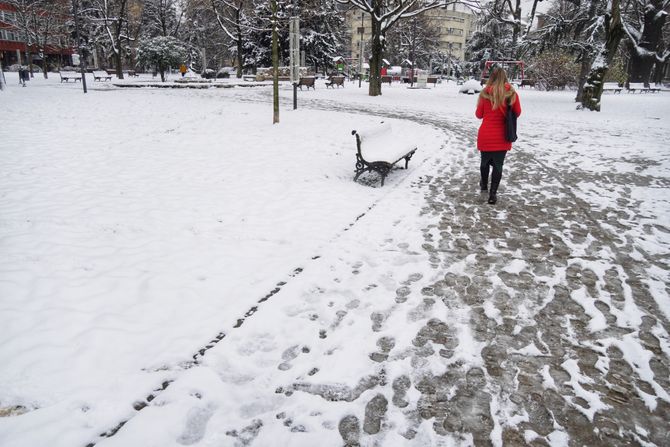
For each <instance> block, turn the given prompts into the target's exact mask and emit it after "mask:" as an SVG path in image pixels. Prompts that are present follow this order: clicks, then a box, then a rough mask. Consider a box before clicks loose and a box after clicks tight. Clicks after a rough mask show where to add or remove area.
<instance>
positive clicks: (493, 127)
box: [475, 68, 521, 205]
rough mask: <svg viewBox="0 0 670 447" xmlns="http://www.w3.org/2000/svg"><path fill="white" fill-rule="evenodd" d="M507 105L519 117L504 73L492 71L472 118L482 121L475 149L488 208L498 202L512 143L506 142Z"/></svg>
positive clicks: (516, 96)
mask: <svg viewBox="0 0 670 447" xmlns="http://www.w3.org/2000/svg"><path fill="white" fill-rule="evenodd" d="M508 103H510V104H511V105H510V107H512V110H513V111H514V114H515V115H516V116H519V115H521V102H520V101H519V95H518V94H517V93H516V92H515V91H514V88H512V86H511V85H510V84H509V83H508V82H507V73H505V70H503V69H502V68H495V69H494V70H493V73H491V76H490V77H489V79H488V81H487V82H486V86H485V87H484V89H483V90H482V91H481V93H480V94H479V100H478V101H477V111H476V112H475V116H477V118H479V119H482V120H483V121H482V124H481V126H479V132H478V133H477V149H479V152H480V154H481V164H480V171H481V179H480V181H479V186H480V188H481V190H482V191H487V190H488V192H489V200H488V203H490V204H491V205H495V203H496V202H497V201H498V198H497V193H498V185H500V179H501V178H502V172H503V163H504V162H505V155H506V154H507V151H508V150H510V149H512V143H510V142H509V141H507V140H506V139H505V113H506V111H507V107H508V106H507V104H508ZM490 168H493V177H492V178H491V186H490V187H489V186H488V182H489V172H490V170H491V169H490Z"/></svg>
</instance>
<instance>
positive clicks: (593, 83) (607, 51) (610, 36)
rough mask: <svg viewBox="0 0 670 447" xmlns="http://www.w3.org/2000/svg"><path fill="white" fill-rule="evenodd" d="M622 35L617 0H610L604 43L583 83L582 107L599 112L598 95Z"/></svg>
mask: <svg viewBox="0 0 670 447" xmlns="http://www.w3.org/2000/svg"><path fill="white" fill-rule="evenodd" d="M623 35H624V29H623V24H622V23H621V13H620V11H619V0H612V10H611V13H610V14H609V16H607V17H606V18H605V39H606V40H605V43H604V44H603V46H602V48H601V51H600V54H598V56H596V60H595V61H594V62H593V66H592V67H591V73H589V76H588V78H587V79H586V84H585V85H584V93H583V95H582V107H583V108H585V109H589V110H594V111H596V112H600V97H601V96H602V94H603V82H604V81H605V76H606V75H607V70H609V67H610V65H611V64H612V61H613V60H614V55H615V54H616V50H617V48H618V47H619V42H621V38H622V37H623Z"/></svg>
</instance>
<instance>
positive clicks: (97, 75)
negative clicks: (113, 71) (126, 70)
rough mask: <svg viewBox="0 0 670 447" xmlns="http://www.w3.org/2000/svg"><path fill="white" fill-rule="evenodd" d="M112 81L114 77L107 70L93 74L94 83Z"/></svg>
mask: <svg viewBox="0 0 670 447" xmlns="http://www.w3.org/2000/svg"><path fill="white" fill-rule="evenodd" d="M103 79H104V80H105V81H111V80H112V75H110V74H109V73H107V72H106V71H105V70H98V71H94V72H93V82H95V81H102V80H103Z"/></svg>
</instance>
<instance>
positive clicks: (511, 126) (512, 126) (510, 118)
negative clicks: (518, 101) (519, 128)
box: [505, 98, 517, 143]
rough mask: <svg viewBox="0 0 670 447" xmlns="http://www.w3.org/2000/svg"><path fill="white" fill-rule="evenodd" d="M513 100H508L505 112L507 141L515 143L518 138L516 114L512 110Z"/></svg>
mask: <svg viewBox="0 0 670 447" xmlns="http://www.w3.org/2000/svg"><path fill="white" fill-rule="evenodd" d="M511 102H512V99H511V98H510V99H508V100H507V111H506V112H505V140H507V141H509V142H510V143H514V142H515V141H516V139H517V136H516V114H515V113H514V110H512V104H511Z"/></svg>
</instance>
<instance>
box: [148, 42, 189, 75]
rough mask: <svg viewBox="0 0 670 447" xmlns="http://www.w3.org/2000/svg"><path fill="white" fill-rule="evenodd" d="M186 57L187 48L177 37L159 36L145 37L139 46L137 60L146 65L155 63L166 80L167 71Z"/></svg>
mask: <svg viewBox="0 0 670 447" xmlns="http://www.w3.org/2000/svg"><path fill="white" fill-rule="evenodd" d="M185 58H186V48H185V46H184V44H183V43H181V42H180V41H179V40H178V39H177V38H175V37H172V36H167V37H164V36H157V37H151V38H147V39H144V40H142V41H141V42H140V45H139V47H138V48H137V60H138V62H139V63H141V64H144V65H153V66H155V67H156V69H157V70H158V72H159V73H160V75H161V81H163V82H165V71H166V70H167V69H168V68H170V67H171V66H176V65H179V64H181V63H182V62H183V61H184V59H185Z"/></svg>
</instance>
